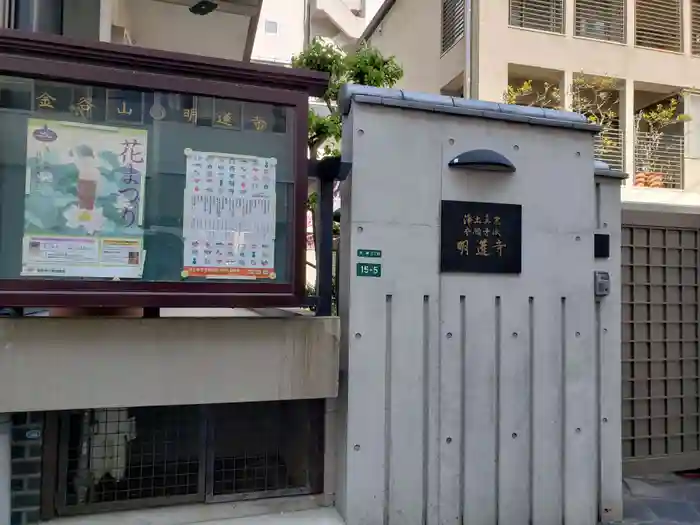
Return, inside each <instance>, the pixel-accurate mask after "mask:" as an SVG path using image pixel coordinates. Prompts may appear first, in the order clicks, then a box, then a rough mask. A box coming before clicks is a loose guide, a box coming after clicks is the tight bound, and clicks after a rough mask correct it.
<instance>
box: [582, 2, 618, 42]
mask: <svg viewBox="0 0 700 525" xmlns="http://www.w3.org/2000/svg"><path fill="white" fill-rule="evenodd" d="M575 20H576V36H583V37H587V38H595V39H597V40H608V41H611V42H624V41H625V0H576V3H575Z"/></svg>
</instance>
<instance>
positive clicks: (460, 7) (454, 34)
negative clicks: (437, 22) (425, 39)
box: [442, 0, 464, 54]
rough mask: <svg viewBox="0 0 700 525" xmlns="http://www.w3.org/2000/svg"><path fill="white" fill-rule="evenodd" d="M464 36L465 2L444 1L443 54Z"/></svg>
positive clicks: (457, 0) (456, 0)
mask: <svg viewBox="0 0 700 525" xmlns="http://www.w3.org/2000/svg"><path fill="white" fill-rule="evenodd" d="M463 36H464V0H442V53H443V54H444V53H447V52H448V51H449V50H450V49H451V48H452V46H454V45H455V44H456V43H457V42H458V41H459V40H460V39H461V38H462V37H463Z"/></svg>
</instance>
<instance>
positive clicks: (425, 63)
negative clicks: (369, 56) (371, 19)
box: [369, 0, 464, 93]
mask: <svg viewBox="0 0 700 525" xmlns="http://www.w3.org/2000/svg"><path fill="white" fill-rule="evenodd" d="M369 43H370V44H371V45H372V46H375V47H376V48H377V49H379V50H380V51H381V52H382V54H384V55H387V56H391V55H395V56H396V57H397V60H398V62H399V63H400V64H401V65H402V66H403V68H404V76H403V78H402V79H401V80H400V81H399V83H398V84H397V87H399V88H405V89H409V90H411V91H425V92H427V93H439V92H440V88H441V87H442V86H443V84H441V83H440V80H441V76H440V3H439V2H437V1H435V0H397V1H396V3H395V4H394V7H393V8H392V9H391V11H389V13H388V14H387V16H386V17H385V18H384V20H383V21H382V23H381V24H380V26H379V28H378V29H377V30H376V31H375V32H374V34H373V35H372V37H371V38H370V40H369ZM462 69H464V68H462Z"/></svg>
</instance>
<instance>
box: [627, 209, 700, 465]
mask: <svg viewBox="0 0 700 525" xmlns="http://www.w3.org/2000/svg"><path fill="white" fill-rule="evenodd" d="M629 215H630V214H629V213H627V216H629ZM646 215H654V214H649V213H647V214H646ZM661 215H663V216H665V217H664V218H665V220H666V222H667V223H666V225H665V226H664V227H653V226H643V225H631V224H630V221H629V219H628V218H626V217H625V216H624V215H623V223H625V225H624V226H623V229H622V398H623V399H622V448H623V458H624V460H625V471H626V473H627V474H633V473H637V474H639V473H647V472H663V471H674V470H683V469H692V468H698V467H700V461H698V459H699V458H700V456H699V455H698V451H700V363H699V360H698V358H699V356H700V354H699V352H698V347H699V345H700V338H699V337H698V321H697V320H698V307H699V302H698V255H699V250H698V247H699V246H700V245H699V242H700V230H698V229H697V228H687V227H680V226H679V227H671V225H670V224H668V221H669V220H670V219H669V217H671V216H670V214H656V216H661ZM688 220H694V219H688V218H683V217H681V218H680V219H679V220H678V223H682V222H683V221H688ZM653 222H654V221H653V220H652V221H648V222H647V223H653ZM671 222H675V221H671ZM695 222H697V220H695ZM644 224H646V223H644ZM693 458H694V459H693Z"/></svg>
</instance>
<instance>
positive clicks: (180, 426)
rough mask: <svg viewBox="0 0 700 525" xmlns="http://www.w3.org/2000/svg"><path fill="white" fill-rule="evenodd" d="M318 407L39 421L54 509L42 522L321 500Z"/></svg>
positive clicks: (317, 403) (301, 404) (157, 410)
mask: <svg viewBox="0 0 700 525" xmlns="http://www.w3.org/2000/svg"><path fill="white" fill-rule="evenodd" d="M323 403H324V402H323V400H304V401H283V402H265V403H237V404H224V405H206V406H177V407H145V408H112V409H93V410H79V411H71V412H61V413H59V414H58V415H57V416H58V417H55V418H48V420H49V421H53V423H50V424H54V425H56V426H58V428H57V429H49V428H47V431H46V435H56V436H59V437H58V443H57V445H58V447H57V449H58V461H57V464H54V465H52V468H53V469H54V470H55V471H56V476H55V478H56V479H55V484H54V485H55V494H54V498H53V499H54V506H53V508H52V509H42V510H43V513H44V514H46V513H47V511H48V512H49V514H50V512H51V511H53V512H55V515H71V514H85V513H96V512H103V511H105V512H106V511H115V510H119V509H130V508H142V507H153V506H162V505H170V504H182V503H187V502H218V501H232V500H239V499H253V498H266V497H275V496H290V495H301V494H312V493H319V492H322V490H323V486H322V485H323V428H324V422H323V417H324V409H323ZM50 446H51V445H50V444H49V445H48V446H47V447H50ZM46 461H47V460H46V456H45V458H44V462H45V463H46ZM52 468H47V465H45V466H44V472H45V473H46V472H49V471H51V470H52ZM45 475H46V474H45ZM46 486H51V484H50V483H49V484H47V483H46V482H45V483H44V487H46ZM43 499H44V500H46V499H47V498H43ZM48 499H51V498H48Z"/></svg>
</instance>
